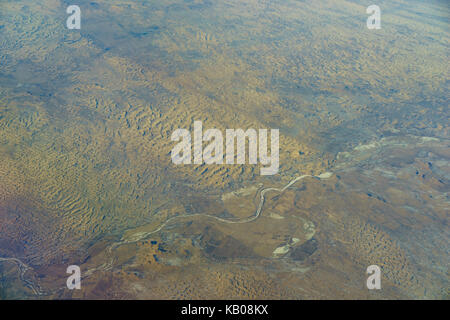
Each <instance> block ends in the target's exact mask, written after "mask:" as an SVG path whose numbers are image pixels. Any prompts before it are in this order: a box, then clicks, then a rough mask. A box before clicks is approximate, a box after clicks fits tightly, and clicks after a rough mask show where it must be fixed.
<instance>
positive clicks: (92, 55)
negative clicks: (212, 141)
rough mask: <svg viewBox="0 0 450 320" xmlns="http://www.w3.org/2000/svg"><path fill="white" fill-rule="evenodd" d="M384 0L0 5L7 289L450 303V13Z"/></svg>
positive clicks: (0, 180)
mask: <svg viewBox="0 0 450 320" xmlns="http://www.w3.org/2000/svg"><path fill="white" fill-rule="evenodd" d="M376 2H377V3H376V4H377V5H379V6H380V7H381V10H382V11H381V12H382V14H381V21H382V22H381V23H382V24H381V26H382V27H381V29H379V30H369V29H368V28H367V26H366V20H367V18H368V16H369V15H368V14H366V8H367V7H368V6H369V5H371V4H373V3H372V1H365V0H363V1H352V0H333V1H331V0H320V1H299V0H296V1H294V0H275V1H268V0H250V1H242V0H223V1H222V0H221V1H212V0H184V1H183V0H159V1H139V2H138V1H131V0H130V1H126V0H109V1H106V0H95V1H91V0H90V1H87V0H77V3H76V4H77V5H79V6H80V8H81V21H82V22H81V29H80V30H69V29H67V27H66V19H67V17H68V14H66V8H67V7H68V6H69V5H72V4H75V3H72V2H71V1H66V0H42V1H39V2H36V1H30V0H19V1H6V0H0V299H61V298H68V299H71V298H74V299H78V298H84V299H92V298H94V299H105V298H108V299H110V298H111V299H210V298H211V299H407V298H413V299H424V298H426V299H430V298H434V299H448V294H449V292H448V291H449V277H448V265H449V264H450V261H449V240H450V229H449V226H448V223H449V208H450V206H449V195H448V192H449V181H450V180H449V179H450V166H449V165H450V163H449V161H450V148H449V142H450V140H449V119H450V112H449V108H448V102H449V83H450V81H449V71H450V70H449V64H448V61H449V57H448V55H449V25H448V21H449V6H448V3H447V2H446V1H402V0H389V1H387V0H386V1H382V0H379V1H378V0H377V1H376ZM194 121H202V123H203V128H204V130H206V129H210V128H217V129H219V130H220V131H221V132H225V130H226V129H230V128H232V129H235V128H242V129H244V130H246V129H248V128H254V129H256V130H257V129H279V130H280V140H279V152H280V159H279V162H280V167H279V173H278V174H275V175H272V176H261V175H260V170H259V169H260V165H259V164H258V165H250V164H244V165H227V164H223V165H206V164H201V165H194V164H192V165H174V164H173V163H172V160H171V150H172V149H173V147H174V145H175V144H176V143H174V142H173V141H172V140H171V135H172V133H173V132H174V131H175V130H176V129H178V128H186V129H189V130H191V131H192V129H193V125H194ZM303 175H309V176H306V177H303V178H299V177H302V176H303ZM296 178H299V179H298V180H295V179H296ZM294 181H295V182H294ZM69 265H79V266H80V268H81V272H82V289H81V290H69V289H68V288H67V287H66V280H67V277H68V274H66V269H67V266H69ZM369 265H378V266H380V267H381V270H382V289H381V290H368V289H367V287H366V280H367V277H368V275H367V274H366V268H367V267H368V266H369Z"/></svg>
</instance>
